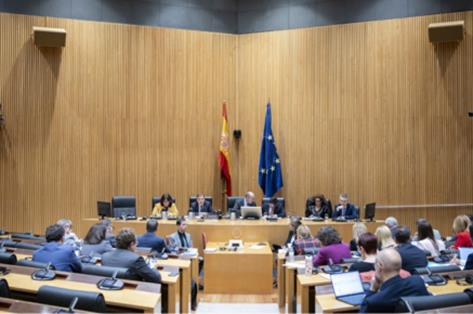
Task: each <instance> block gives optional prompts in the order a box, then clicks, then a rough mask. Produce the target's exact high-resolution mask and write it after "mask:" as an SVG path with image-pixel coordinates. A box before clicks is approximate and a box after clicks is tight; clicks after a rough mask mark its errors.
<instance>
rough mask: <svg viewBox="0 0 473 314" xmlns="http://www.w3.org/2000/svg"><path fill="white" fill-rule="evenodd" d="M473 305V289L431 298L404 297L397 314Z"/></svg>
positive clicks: (431, 296) (430, 296)
mask: <svg viewBox="0 0 473 314" xmlns="http://www.w3.org/2000/svg"><path fill="white" fill-rule="evenodd" d="M470 304H473V288H469V289H466V290H465V291H464V292H457V293H447V294H440V295H435V296H433V295H429V296H412V297H402V298H401V300H400V302H399V303H398V306H397V308H396V311H395V312H396V313H415V312H419V311H432V310H436V309H442V308H451V307H456V306H462V305H470Z"/></svg>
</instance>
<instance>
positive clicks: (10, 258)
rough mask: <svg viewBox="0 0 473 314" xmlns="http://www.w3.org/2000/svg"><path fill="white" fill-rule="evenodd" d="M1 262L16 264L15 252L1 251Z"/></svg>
mask: <svg viewBox="0 0 473 314" xmlns="http://www.w3.org/2000/svg"><path fill="white" fill-rule="evenodd" d="M0 263H2V264H10V265H15V264H16V255H15V254H13V253H0Z"/></svg>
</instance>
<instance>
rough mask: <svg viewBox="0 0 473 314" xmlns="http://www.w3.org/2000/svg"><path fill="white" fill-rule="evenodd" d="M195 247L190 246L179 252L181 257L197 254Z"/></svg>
mask: <svg viewBox="0 0 473 314" xmlns="http://www.w3.org/2000/svg"><path fill="white" fill-rule="evenodd" d="M197 253H198V251H197V249H196V248H190V249H189V250H188V251H187V252H184V253H182V254H181V257H183V258H186V257H187V258H191V257H195V256H197Z"/></svg>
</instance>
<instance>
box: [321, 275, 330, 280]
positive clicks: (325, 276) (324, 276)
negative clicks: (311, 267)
mask: <svg viewBox="0 0 473 314" xmlns="http://www.w3.org/2000/svg"><path fill="white" fill-rule="evenodd" d="M319 275H320V277H322V278H325V279H328V280H330V274H326V273H319Z"/></svg>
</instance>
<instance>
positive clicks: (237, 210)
mask: <svg viewBox="0 0 473 314" xmlns="http://www.w3.org/2000/svg"><path fill="white" fill-rule="evenodd" d="M244 206H245V199H241V200H238V201H236V202H235V205H234V206H233V208H232V210H231V211H233V212H235V213H236V216H237V217H240V216H241V208H242V207H244ZM246 206H255V207H256V203H250V204H246Z"/></svg>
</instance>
